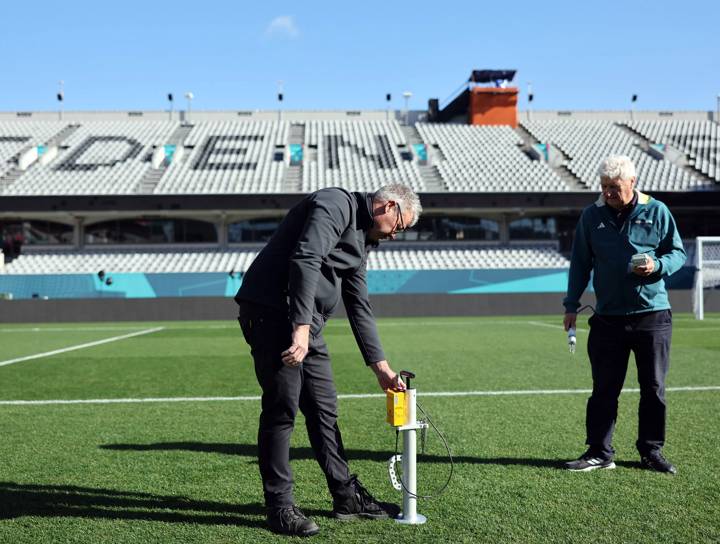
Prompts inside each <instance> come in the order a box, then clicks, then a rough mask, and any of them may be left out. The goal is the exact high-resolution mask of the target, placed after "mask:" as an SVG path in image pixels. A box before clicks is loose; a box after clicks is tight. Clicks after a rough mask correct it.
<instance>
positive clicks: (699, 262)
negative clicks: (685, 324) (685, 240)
mask: <svg viewBox="0 0 720 544" xmlns="http://www.w3.org/2000/svg"><path fill="white" fill-rule="evenodd" d="M718 102H720V98H718ZM702 243H703V241H702V239H701V238H700V237H699V236H698V237H697V238H696V239H695V266H696V268H697V271H696V272H695V297H696V298H697V308H696V311H695V319H699V320H701V321H702V320H703V319H705V308H704V304H703V303H704V300H703V294H704V293H703V289H704V287H705V286H704V285H703V284H704V281H703V272H702V268H703V265H704V264H705V263H703V258H702Z"/></svg>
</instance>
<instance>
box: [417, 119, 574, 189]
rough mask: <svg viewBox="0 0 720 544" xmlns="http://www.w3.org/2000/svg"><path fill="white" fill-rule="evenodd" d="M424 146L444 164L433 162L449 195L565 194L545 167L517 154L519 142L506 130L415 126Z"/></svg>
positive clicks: (560, 182) (518, 152)
mask: <svg viewBox="0 0 720 544" xmlns="http://www.w3.org/2000/svg"><path fill="white" fill-rule="evenodd" d="M416 127H417V130H418V132H419V133H420V135H421V136H422V138H423V140H424V142H425V143H426V144H427V145H428V146H432V147H436V148H438V149H439V150H440V152H441V154H442V155H443V156H444V157H445V160H441V161H440V162H435V165H436V166H437V168H438V170H439V171H440V175H441V176H442V178H443V180H444V181H445V182H446V183H447V186H448V188H449V190H450V191H500V192H502V191H543V192H547V191H567V190H569V187H568V185H567V184H566V183H565V182H564V181H563V180H562V179H561V178H560V177H559V176H558V175H557V174H556V173H555V172H553V170H552V169H551V168H550V167H549V166H548V165H547V164H546V163H542V162H538V161H532V160H531V159H530V158H529V157H527V156H526V155H525V154H524V153H522V151H521V150H520V148H519V146H520V145H522V143H523V141H522V140H521V139H520V137H519V136H518V134H517V133H516V132H515V131H514V130H513V129H512V128H510V127H507V126H498V127H494V126H489V127H486V126H465V125H446V124H424V123H419V124H417V125H416Z"/></svg>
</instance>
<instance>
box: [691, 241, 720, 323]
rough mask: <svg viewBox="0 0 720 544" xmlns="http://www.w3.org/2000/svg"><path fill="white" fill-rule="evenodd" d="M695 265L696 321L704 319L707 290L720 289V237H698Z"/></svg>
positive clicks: (694, 307) (694, 294)
mask: <svg viewBox="0 0 720 544" xmlns="http://www.w3.org/2000/svg"><path fill="white" fill-rule="evenodd" d="M694 264H695V284H694V286H693V312H694V313H695V319H703V318H704V317H705V308H704V305H705V289H713V288H716V287H720V236H698V237H697V238H696V239H695V258H694Z"/></svg>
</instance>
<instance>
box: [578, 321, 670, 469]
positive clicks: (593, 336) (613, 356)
mask: <svg viewBox="0 0 720 544" xmlns="http://www.w3.org/2000/svg"><path fill="white" fill-rule="evenodd" d="M589 323H590V335H589V337H588V355H589V356H590V364H591V366H592V378H593V392H592V396H591V397H590V398H589V399H588V403H587V418H586V429H587V440H586V443H587V444H588V445H589V446H590V449H591V450H592V451H593V452H594V454H595V455H599V456H601V457H605V458H612V457H613V455H614V454H615V450H614V449H613V447H612V435H613V431H614V430H615V420H616V419H617V411H618V397H619V396H620V391H621V389H622V386H623V383H624V381H625V374H626V373H627V367H628V360H629V357H630V352H631V351H632V352H633V353H634V354H635V362H636V364H637V372H638V382H639V385H640V406H639V409H638V439H637V442H636V447H637V449H638V451H639V452H640V454H641V455H645V454H648V453H651V452H654V451H659V450H660V449H661V448H662V447H663V445H664V444H665V377H666V375H667V372H668V368H669V366H670V338H671V335H672V312H671V311H670V310H661V311H657V312H647V313H642V314H637V315H633V316H601V315H594V316H593V317H591V318H590V322H589Z"/></svg>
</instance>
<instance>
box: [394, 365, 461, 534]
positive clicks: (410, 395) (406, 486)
mask: <svg viewBox="0 0 720 544" xmlns="http://www.w3.org/2000/svg"><path fill="white" fill-rule="evenodd" d="M400 376H401V377H402V379H403V381H404V382H405V385H406V390H405V391H392V390H388V391H387V392H386V393H387V422H388V423H389V424H390V425H391V426H393V427H394V428H395V432H396V435H395V455H393V456H392V457H391V458H390V461H389V463H388V473H389V475H390V483H391V484H392V486H393V487H394V488H395V489H396V490H398V491H402V493H403V502H402V512H401V514H400V515H399V516H398V518H397V519H396V520H395V521H397V522H398V523H403V524H406V525H421V524H423V523H425V522H426V521H427V518H426V517H425V516H423V515H422V514H418V512H417V500H418V499H429V498H432V496H430V495H427V496H423V495H418V494H417V433H418V431H420V437H421V443H422V451H424V449H425V438H426V434H427V429H428V427H429V426H430V425H432V427H433V429H434V430H435V432H436V433H437V434H438V436H439V437H440V439H441V440H442V442H443V443H444V444H445V448H446V449H447V453H448V458H449V460H450V474H449V476H448V479H447V481H446V482H445V484H444V485H443V487H442V488H441V489H440V490H439V491H438V492H437V493H435V494H434V495H435V496H437V495H439V494H441V493H442V492H443V491H444V490H445V488H446V487H447V485H448V484H449V483H450V480H451V478H452V473H453V459H452V455H451V453H450V448H449V447H448V444H447V441H446V440H445V437H444V436H443V435H442V433H441V432H440V431H439V430H438V428H437V427H435V425H434V424H433V422H432V421H431V420H430V418H429V416H428V414H427V413H426V412H425V411H424V410H423V409H422V406H420V405H419V404H418V403H417V390H416V389H415V388H413V387H412V385H411V380H414V379H415V374H413V373H412V372H409V371H407V370H401V371H400ZM418 407H419V408H420V410H421V411H422V412H423V415H424V417H425V420H424V421H423V420H420V421H418V419H417V408H418ZM400 434H402V435H403V450H402V454H401V455H398V451H397V449H398V437H399V435H400ZM397 463H402V475H401V477H400V479H398V477H397V471H396V468H395V467H396V465H397Z"/></svg>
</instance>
